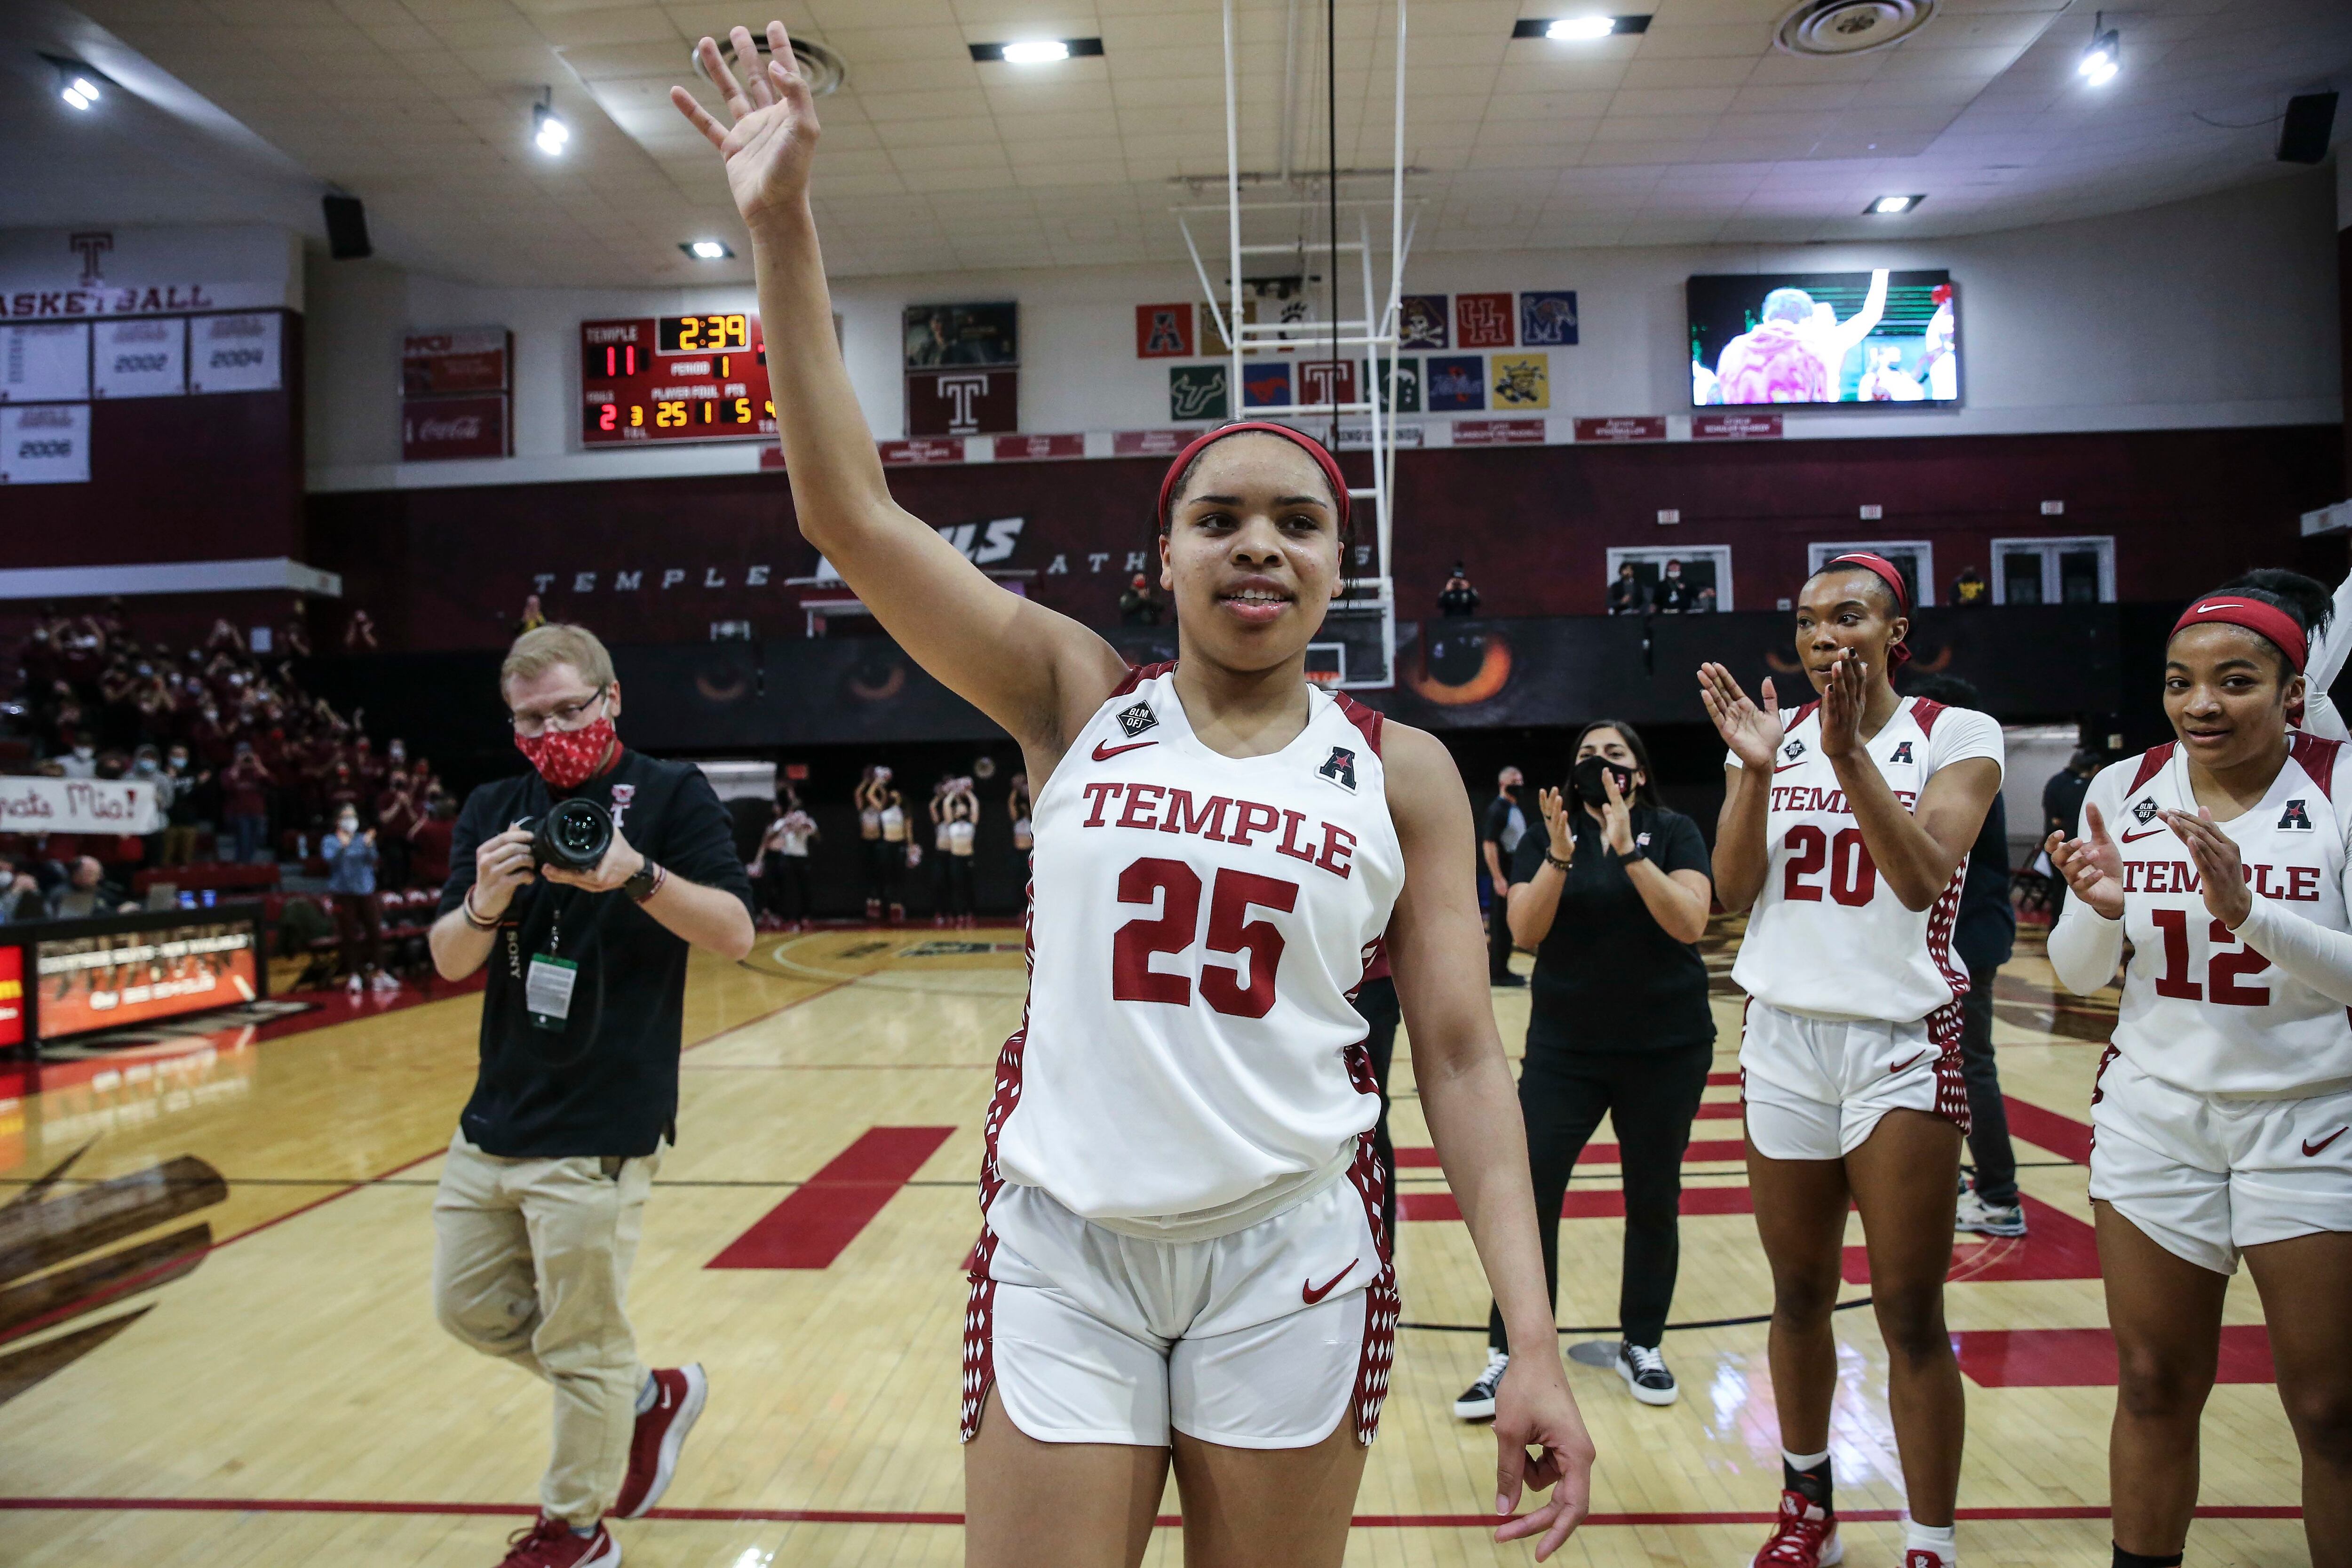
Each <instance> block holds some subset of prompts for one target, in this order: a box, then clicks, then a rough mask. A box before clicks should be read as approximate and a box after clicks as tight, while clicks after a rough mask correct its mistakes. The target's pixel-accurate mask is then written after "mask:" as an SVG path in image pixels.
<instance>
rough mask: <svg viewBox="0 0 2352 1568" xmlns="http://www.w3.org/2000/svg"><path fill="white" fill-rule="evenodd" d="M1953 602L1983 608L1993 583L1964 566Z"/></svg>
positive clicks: (1955, 582)
mask: <svg viewBox="0 0 2352 1568" xmlns="http://www.w3.org/2000/svg"><path fill="white" fill-rule="evenodd" d="M1952 603H1953V604H1955V605H1959V606H1960V607H1961V608H1963V609H1969V610H1974V609H1981V608H1982V607H1984V606H1985V605H1990V604H1991V603H1992V584H1990V583H1988V582H1986V581H1985V580H1984V579H1983V578H1982V577H1979V576H1978V575H1977V569H1976V568H1975V567H1973V566H1963V567H1961V568H1960V574H1959V575H1958V577H1955V578H1954V579H1952ZM2066 833H2067V837H2073V836H2074V829H2073V828H2071V827H2070V828H2068V829H2067V830H2066Z"/></svg>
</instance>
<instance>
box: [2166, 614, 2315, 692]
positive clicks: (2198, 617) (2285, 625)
mask: <svg viewBox="0 0 2352 1568" xmlns="http://www.w3.org/2000/svg"><path fill="white" fill-rule="evenodd" d="M2209 621H2219V622H2220V623H2221V625H2223V626H2243V627H2244V628H2245V629H2246V630H2248V631H2250V632H2253V633H2256V634H2258V635H2260V636H2262V637H2268V638H2270V640H2271V641H2273V642H2274V643H2276V644H2277V645H2278V649H2279V651H2280V652H2281V653H2283V654H2284V655H2286V661H2287V663H2288V664H2289V665H2290V666H2291V667H2293V668H2294V672H2295V673H2296V674H2297V675H2301V674H2302V673H2303V665H2304V660H2305V659H2306V658H2309V657H2310V656H2311V639H2310V638H2308V637H2305V635H2304V631H2303V628H2302V627H2301V626H2296V625H2295V624H2294V616H2290V615H2288V614H2287V613H2286V612H2285V611H2284V610H2282V609H2280V608H2278V607H2277V606H2276V605H2265V604H2263V602H2262V601H2261V600H2260V599H2242V598H2239V597H2237V596H2236V595H2231V594H2217V595H2214V596H2213V597H2212V598H2210V599H2200V600H2198V601H2197V602H2196V603H2195V604H2193V605H2189V608H2187V609H2186V610H2183V611H2182V612H2181V613H2180V618H2179V620H2177V621H2175V622H2173V623H2172V632H2171V636H2172V637H2179V635H2180V634H2181V633H2182V632H2184V631H2186V630H2188V629H2189V627H2190V626H2203V625H2205V624H2206V623H2207V622H2209Z"/></svg>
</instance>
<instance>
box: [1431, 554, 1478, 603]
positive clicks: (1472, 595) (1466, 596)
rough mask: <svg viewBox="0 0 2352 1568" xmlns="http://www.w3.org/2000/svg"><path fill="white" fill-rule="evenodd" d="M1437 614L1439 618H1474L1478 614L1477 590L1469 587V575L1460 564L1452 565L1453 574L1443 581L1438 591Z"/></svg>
mask: <svg viewBox="0 0 2352 1568" xmlns="http://www.w3.org/2000/svg"><path fill="white" fill-rule="evenodd" d="M1437 613H1438V614H1439V615H1441V616H1475V615H1476V614H1477V613H1478V590H1477V589H1475V588H1473V587H1472V586H1471V585H1470V575H1469V573H1468V572H1467V571H1466V570H1465V567H1464V563H1462V562H1459V561H1456V562H1455V563H1454V574H1453V575H1452V576H1450V577H1448V578H1446V579H1445V586H1444V587H1443V588H1441V589H1439V590H1438V594H1437Z"/></svg>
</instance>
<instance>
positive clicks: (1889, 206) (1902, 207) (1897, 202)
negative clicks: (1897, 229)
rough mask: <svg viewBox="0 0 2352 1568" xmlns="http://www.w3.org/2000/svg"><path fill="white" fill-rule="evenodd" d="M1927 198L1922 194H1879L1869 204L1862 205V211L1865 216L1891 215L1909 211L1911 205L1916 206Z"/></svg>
mask: <svg viewBox="0 0 2352 1568" xmlns="http://www.w3.org/2000/svg"><path fill="white" fill-rule="evenodd" d="M1926 200H1927V197H1926V196H1923V195H1913V196H1881V197H1879V198H1878V199H1877V200H1876V201H1874V202H1873V203H1871V204H1870V205H1868V206H1866V207H1864V209H1863V212H1864V215H1866V216H1877V217H1892V216H1895V214H1896V213H1907V212H1909V211H1910V210H1911V209H1912V208H1913V207H1916V206H1917V205H1919V204H1920V203H1921V202H1924V201H1926Z"/></svg>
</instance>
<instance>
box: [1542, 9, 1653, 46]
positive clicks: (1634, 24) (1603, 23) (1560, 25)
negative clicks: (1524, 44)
mask: <svg viewBox="0 0 2352 1568" xmlns="http://www.w3.org/2000/svg"><path fill="white" fill-rule="evenodd" d="M1649 30H1650V18H1649V17H1647V16H1556V17H1549V18H1548V17H1543V16H1523V17H1521V18H1520V19H1519V21H1518V23H1517V25H1516V26H1513V27H1512V28H1511V37H1515V38H1551V39H1554V40H1556V41H1559V42H1563V43H1589V42H1591V40H1592V39H1594V38H1605V37H1610V36H1611V35H1612V34H1622V33H1646V32H1648V31H1649Z"/></svg>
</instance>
